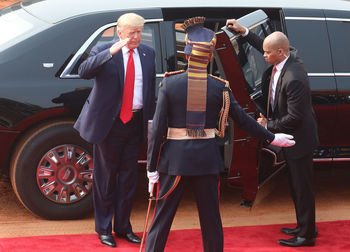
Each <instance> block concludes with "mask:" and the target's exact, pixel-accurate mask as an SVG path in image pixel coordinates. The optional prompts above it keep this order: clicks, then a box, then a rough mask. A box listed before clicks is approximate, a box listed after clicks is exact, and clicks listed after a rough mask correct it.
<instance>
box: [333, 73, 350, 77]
mask: <svg viewBox="0 0 350 252" xmlns="http://www.w3.org/2000/svg"><path fill="white" fill-rule="evenodd" d="M334 75H335V76H350V73H335V74H334Z"/></svg>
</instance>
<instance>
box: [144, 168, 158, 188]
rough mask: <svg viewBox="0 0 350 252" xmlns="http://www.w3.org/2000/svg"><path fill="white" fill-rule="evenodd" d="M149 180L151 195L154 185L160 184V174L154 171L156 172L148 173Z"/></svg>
mask: <svg viewBox="0 0 350 252" xmlns="http://www.w3.org/2000/svg"><path fill="white" fill-rule="evenodd" d="M147 178H148V192H149V193H151V192H152V189H153V185H154V184H156V183H158V180H159V173H158V172H157V171H154V172H149V171H147Z"/></svg>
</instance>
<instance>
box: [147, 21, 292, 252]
mask: <svg viewBox="0 0 350 252" xmlns="http://www.w3.org/2000/svg"><path fill="white" fill-rule="evenodd" d="M204 20H205V18H204V17H195V18H190V19H188V20H186V21H185V22H184V24H183V28H184V29H185V31H186V47H185V51H184V52H185V54H186V55H187V60H188V69H187V71H186V72H185V71H178V72H173V73H167V74H166V75H165V78H164V79H163V81H162V83H161V85H160V88H159V95H158V102H157V107H156V112H155V115H154V118H153V122H152V124H151V127H150V132H149V141H148V153H147V170H148V171H147V175H148V178H149V188H150V189H149V190H152V187H153V185H154V184H155V183H158V182H159V183H158V184H157V187H158V196H159V198H161V197H162V196H164V195H167V197H163V198H162V199H159V200H158V201H156V206H155V207H156V209H155V216H154V219H153V222H152V224H151V227H150V229H149V232H148V234H147V239H146V251H148V252H155V251H157V252H158V251H164V248H165V245H166V241H167V237H168V234H169V231H170V228H171V224H172V221H173V218H174V216H175V213H176V209H177V207H178V205H179V202H180V199H181V196H182V194H183V192H184V182H185V180H189V184H190V185H191V186H192V190H193V192H194V195H195V198H196V202H197V207H198V213H199V219H200V226H201V232H202V241H203V249H204V251H207V252H208V251H212V252H220V251H223V230H222V223H221V217H220V211H219V195H218V185H219V174H220V172H222V171H223V167H224V166H223V162H222V159H221V154H220V151H219V148H218V145H217V142H216V138H215V135H219V136H223V133H224V130H225V124H226V120H227V116H228V115H229V116H231V117H232V118H233V120H234V121H235V122H236V123H237V124H238V125H240V126H241V127H242V128H243V129H245V130H246V131H247V132H249V133H250V134H252V135H253V136H255V137H258V138H259V139H261V140H262V141H265V142H267V143H271V144H276V145H280V146H289V145H293V144H294V141H293V140H291V138H292V136H290V135H285V134H276V135H274V134H273V133H271V132H269V131H268V130H266V129H265V128H264V127H262V126H260V125H259V124H258V123H257V122H256V121H255V120H254V119H253V118H252V117H250V116H249V115H247V114H246V113H245V112H244V110H243V109H242V108H241V107H240V106H239V105H238V103H237V101H236V100H235V98H234V97H233V95H232V93H231V91H230V88H229V83H228V82H227V81H225V80H222V79H219V78H217V77H214V76H210V75H208V74H207V65H208V63H209V62H210V60H211V58H212V54H213V51H214V49H215V44H216V37H215V34H214V33H213V31H211V30H209V29H207V28H204V27H203V24H204ZM218 118H220V121H219V124H218ZM218 125H219V129H216V128H217V126H218ZM165 135H166V136H167V137H166V138H167V139H166V141H165V142H164V143H163V139H164V136H165ZM180 178H181V179H180ZM169 191H171V193H170V194H168V193H167V192H169Z"/></svg>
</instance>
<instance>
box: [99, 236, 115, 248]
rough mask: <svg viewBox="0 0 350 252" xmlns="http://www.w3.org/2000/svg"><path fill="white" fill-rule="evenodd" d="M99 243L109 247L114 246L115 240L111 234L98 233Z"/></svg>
mask: <svg viewBox="0 0 350 252" xmlns="http://www.w3.org/2000/svg"><path fill="white" fill-rule="evenodd" d="M98 238H99V239H100V241H101V243H102V244H104V245H107V246H110V247H116V246H117V245H116V243H115V240H114V238H113V236H112V235H100V234H99V235H98Z"/></svg>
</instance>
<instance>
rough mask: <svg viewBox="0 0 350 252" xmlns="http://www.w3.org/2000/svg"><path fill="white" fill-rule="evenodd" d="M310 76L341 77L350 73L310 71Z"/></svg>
mask: <svg viewBox="0 0 350 252" xmlns="http://www.w3.org/2000/svg"><path fill="white" fill-rule="evenodd" d="M307 75H308V76H309V77H341V76H346V77H347V76H350V73H308V74H307Z"/></svg>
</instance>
